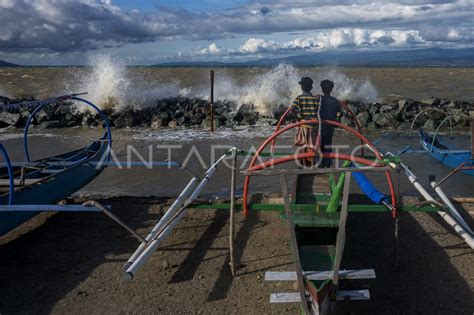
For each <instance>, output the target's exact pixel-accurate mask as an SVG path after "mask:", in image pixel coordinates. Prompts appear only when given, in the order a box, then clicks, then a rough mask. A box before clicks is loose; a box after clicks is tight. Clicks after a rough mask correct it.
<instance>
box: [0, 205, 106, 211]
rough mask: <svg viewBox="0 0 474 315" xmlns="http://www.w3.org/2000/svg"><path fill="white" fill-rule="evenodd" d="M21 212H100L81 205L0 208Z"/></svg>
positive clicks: (1, 207) (0, 208)
mask: <svg viewBox="0 0 474 315" xmlns="http://www.w3.org/2000/svg"><path fill="white" fill-rule="evenodd" d="M21 211H41V212H46V211H48V212H100V211H101V210H99V209H97V208H96V207H85V206H81V205H11V206H0V212H21Z"/></svg>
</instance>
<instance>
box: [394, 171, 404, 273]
mask: <svg viewBox="0 0 474 315" xmlns="http://www.w3.org/2000/svg"><path fill="white" fill-rule="evenodd" d="M396 172H397V173H396V185H397V197H396V198H397V206H398V207H401V206H402V205H401V204H400V202H401V201H402V198H401V196H400V168H399V167H397V169H396ZM399 223H400V214H399V213H397V217H396V218H395V269H397V268H398V249H399V247H398V244H399V239H400V238H399V235H400V234H399V228H400V225H399Z"/></svg>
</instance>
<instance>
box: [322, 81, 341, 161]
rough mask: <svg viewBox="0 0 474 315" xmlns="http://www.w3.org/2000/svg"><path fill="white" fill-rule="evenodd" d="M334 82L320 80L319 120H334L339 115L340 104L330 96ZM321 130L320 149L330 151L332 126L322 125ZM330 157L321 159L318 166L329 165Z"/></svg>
mask: <svg viewBox="0 0 474 315" xmlns="http://www.w3.org/2000/svg"><path fill="white" fill-rule="evenodd" d="M333 88H334V83H333V82H332V81H330V80H324V81H321V90H322V91H323V96H322V97H321V109H320V115H321V120H336V119H338V117H339V116H340V115H341V104H340V103H339V101H338V100H337V99H336V98H334V97H332V96H331V92H332V89H333ZM320 132H321V151H322V152H331V146H332V136H333V135H334V127H333V126H329V125H326V124H323V125H322V130H321V131H320ZM331 162H332V160H331V159H323V161H322V163H321V165H320V167H328V168H329V167H331Z"/></svg>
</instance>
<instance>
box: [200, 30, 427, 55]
mask: <svg viewBox="0 0 474 315" xmlns="http://www.w3.org/2000/svg"><path fill="white" fill-rule="evenodd" d="M425 44H426V40H425V39H424V38H423V37H422V36H421V35H420V32H419V31H415V30H408V31H402V30H369V29H359V28H356V29H333V30H330V31H324V32H318V33H317V34H316V35H315V36H311V37H297V38H294V39H291V40H289V41H275V40H266V39H262V38H249V39H248V40H246V41H245V42H244V43H243V44H242V45H241V46H240V47H239V48H238V49H230V48H225V47H220V46H217V45H216V44H215V43H212V44H210V45H209V47H207V48H204V49H202V50H200V54H203V55H209V56H211V55H217V54H219V55H222V54H226V55H234V56H242V55H255V54H258V55H259V56H260V55H265V54H268V55H277V54H288V53H296V52H299V53H301V52H317V51H323V50H328V49H336V48H341V47H346V48H381V49H383V48H388V47H393V48H398V47H405V48H406V47H411V48H415V47H419V46H424V45H425Z"/></svg>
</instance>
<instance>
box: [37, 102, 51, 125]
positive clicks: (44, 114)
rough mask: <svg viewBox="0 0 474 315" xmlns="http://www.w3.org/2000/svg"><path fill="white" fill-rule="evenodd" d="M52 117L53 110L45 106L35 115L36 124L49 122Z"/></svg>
mask: <svg viewBox="0 0 474 315" xmlns="http://www.w3.org/2000/svg"><path fill="white" fill-rule="evenodd" d="M53 115H54V109H52V108H50V107H49V106H46V107H44V108H43V109H42V110H40V111H39V112H37V113H36V114H35V120H36V123H38V124H41V123H42V122H43V121H47V120H51V118H52V117H53Z"/></svg>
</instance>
